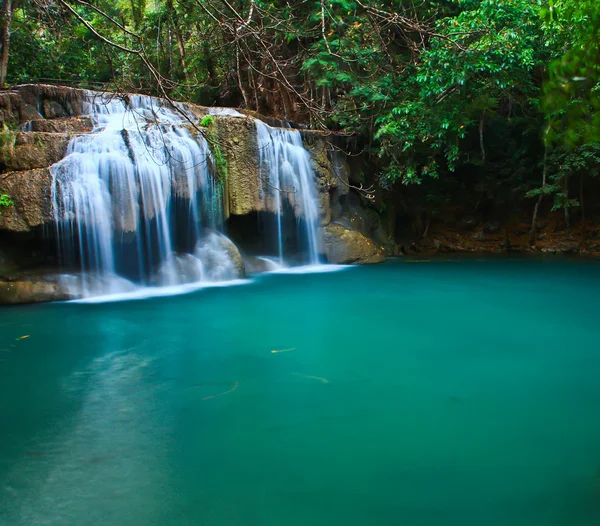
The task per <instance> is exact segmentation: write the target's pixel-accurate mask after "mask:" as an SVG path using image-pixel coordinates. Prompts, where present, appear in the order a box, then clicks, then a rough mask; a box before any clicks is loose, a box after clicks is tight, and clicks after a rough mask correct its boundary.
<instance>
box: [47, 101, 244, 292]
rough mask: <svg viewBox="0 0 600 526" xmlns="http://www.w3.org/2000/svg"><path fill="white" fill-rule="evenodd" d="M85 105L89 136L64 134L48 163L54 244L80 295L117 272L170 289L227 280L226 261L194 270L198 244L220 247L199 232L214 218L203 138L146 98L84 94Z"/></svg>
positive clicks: (107, 283) (114, 283)
mask: <svg viewBox="0 0 600 526" xmlns="http://www.w3.org/2000/svg"><path fill="white" fill-rule="evenodd" d="M86 106H87V108H86V109H87V112H86V113H88V114H89V115H91V116H92V118H93V119H94V123H95V129H94V131H93V133H91V134H87V135H82V136H79V137H75V138H73V139H72V140H71V142H70V144H69V147H68V151H67V155H66V157H65V158H64V159H63V160H62V161H60V162H59V163H57V164H55V165H53V166H52V167H51V173H52V175H53V191H52V197H53V205H54V213H55V222H56V225H57V239H58V244H59V250H60V252H61V254H62V255H63V257H64V259H65V261H66V262H68V263H69V264H71V265H73V264H79V266H80V267H81V270H82V280H81V284H80V286H81V293H82V294H83V295H84V296H89V295H95V294H110V293H115V292H122V291H123V288H124V287H127V281H126V280H125V279H123V278H126V279H127V280H130V281H131V282H133V283H135V284H138V285H157V286H172V285H177V284H181V283H186V282H189V281H194V280H201V279H203V278H207V277H209V278H211V279H215V280H218V279H232V278H234V277H236V276H235V273H234V272H232V266H230V265H225V266H224V267H223V272H222V273H219V272H216V271H215V269H210V271H207V270H206V269H204V270H203V265H204V261H203V257H202V254H203V253H205V252H206V250H207V244H209V245H211V246H212V248H213V252H214V251H219V250H220V251H221V252H223V254H225V253H226V249H225V248H224V247H225V246H226V244H225V243H224V242H222V240H220V238H219V237H218V236H215V235H212V236H208V237H207V236H205V235H203V233H202V232H203V229H212V230H215V229H220V228H221V226H222V223H223V192H222V188H221V185H220V184H219V182H218V181H217V180H216V178H214V177H212V176H211V174H210V168H211V166H212V164H213V159H212V154H211V152H210V150H209V148H208V144H207V142H206V140H205V139H204V138H203V137H195V136H193V135H192V134H191V133H190V131H189V130H188V129H187V128H186V127H185V126H184V124H185V123H186V121H185V120H184V118H183V117H182V116H181V115H180V114H179V113H178V112H176V111H174V110H172V109H170V108H168V107H166V106H165V105H163V104H161V102H160V101H158V100H157V99H153V98H151V97H144V96H130V97H129V98H128V100H127V101H124V100H120V99H109V98H107V97H103V96H100V95H98V94H92V93H90V94H89V96H88V100H87V101H86ZM213 259H215V258H213ZM217 259H219V258H217ZM224 259H226V258H221V260H224ZM191 260H193V261H191ZM192 262H193V264H191V263H192ZM132 286H133V285H132Z"/></svg>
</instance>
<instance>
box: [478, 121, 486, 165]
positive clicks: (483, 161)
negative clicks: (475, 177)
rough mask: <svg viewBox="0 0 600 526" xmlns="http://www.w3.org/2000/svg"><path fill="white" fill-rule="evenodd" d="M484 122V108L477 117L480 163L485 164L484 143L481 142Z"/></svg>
mask: <svg viewBox="0 0 600 526" xmlns="http://www.w3.org/2000/svg"><path fill="white" fill-rule="evenodd" d="M484 122H485V110H483V111H482V112H481V118H480V119H479V147H480V148H481V164H482V165H485V143H484V142H483V124H484Z"/></svg>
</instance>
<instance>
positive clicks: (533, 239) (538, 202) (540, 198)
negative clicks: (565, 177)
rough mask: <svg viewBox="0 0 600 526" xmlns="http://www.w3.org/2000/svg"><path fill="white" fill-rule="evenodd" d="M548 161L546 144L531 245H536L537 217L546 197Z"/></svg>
mask: <svg viewBox="0 0 600 526" xmlns="http://www.w3.org/2000/svg"><path fill="white" fill-rule="evenodd" d="M547 160H548V146H547V145H545V144H544V167H543V169H542V193H541V194H540V196H539V197H538V200H537V202H536V203H535V208H534V209H533V217H532V219H531V230H530V232H529V244H530V245H534V244H535V236H536V231H535V230H536V223H537V216H538V212H539V210H540V205H541V204H542V199H543V197H544V193H543V191H544V189H545V188H546V176H547V174H548V167H547V164H548V163H547V162H546V161H547Z"/></svg>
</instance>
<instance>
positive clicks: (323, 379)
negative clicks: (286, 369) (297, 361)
mask: <svg viewBox="0 0 600 526" xmlns="http://www.w3.org/2000/svg"><path fill="white" fill-rule="evenodd" d="M292 374H295V375H296V376H299V377H300V378H308V379H309V380H317V381H319V382H321V383H324V384H328V383H329V380H328V379H327V378H321V377H320V376H308V375H306V374H300V373H292Z"/></svg>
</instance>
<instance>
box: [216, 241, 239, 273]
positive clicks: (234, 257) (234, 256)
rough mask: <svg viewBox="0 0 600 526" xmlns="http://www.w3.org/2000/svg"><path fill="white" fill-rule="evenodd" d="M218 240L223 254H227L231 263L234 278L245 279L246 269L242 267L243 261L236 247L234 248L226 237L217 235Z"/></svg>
mask: <svg viewBox="0 0 600 526" xmlns="http://www.w3.org/2000/svg"><path fill="white" fill-rule="evenodd" d="M217 237H218V240H219V243H220V245H221V247H222V248H223V250H225V252H227V254H228V256H229V259H230V260H231V262H232V263H233V266H234V269H235V273H236V277H237V278H245V277H246V267H245V266H244V260H243V258H242V255H241V254H240V251H239V249H238V247H236V246H235V244H234V243H233V241H231V239H229V238H228V237H227V236H224V235H218V236H217Z"/></svg>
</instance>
